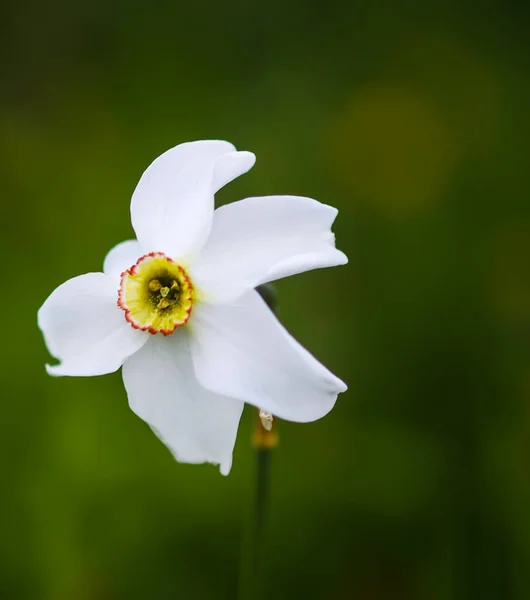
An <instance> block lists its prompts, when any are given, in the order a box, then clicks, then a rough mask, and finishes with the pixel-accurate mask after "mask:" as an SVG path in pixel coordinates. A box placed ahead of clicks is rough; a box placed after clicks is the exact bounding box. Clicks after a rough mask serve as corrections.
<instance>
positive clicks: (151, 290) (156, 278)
mask: <svg viewBox="0 0 530 600" xmlns="http://www.w3.org/2000/svg"><path fill="white" fill-rule="evenodd" d="M192 304H193V286H192V284H191V281H190V279H189V277H188V275H187V273H186V271H185V270H184V269H183V268H182V267H181V266H180V265H177V264H176V263H175V262H173V261H172V260H171V259H170V258H168V257H167V256H166V255H165V254H162V252H151V253H150V254H146V255H145V256H142V257H141V258H140V259H138V262H137V263H136V264H135V265H133V266H132V267H131V268H130V269H127V271H125V272H124V273H122V276H121V285H120V290H119V292H118V306H119V307H120V308H121V309H123V310H124V311H125V318H126V319H127V321H129V323H130V324H131V325H132V326H133V327H134V328H135V329H141V330H142V331H149V333H153V334H155V333H162V334H164V335H169V334H170V333H173V332H174V331H175V329H177V327H180V326H181V325H184V324H185V323H186V322H187V320H188V319H189V318H190V313H191V307H192Z"/></svg>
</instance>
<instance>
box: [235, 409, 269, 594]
mask: <svg viewBox="0 0 530 600" xmlns="http://www.w3.org/2000/svg"><path fill="white" fill-rule="evenodd" d="M276 443H277V433H276V431H266V430H265V429H263V426H262V425H261V422H260V421H259V419H258V418H257V415H256V428H255V431H254V440H253V445H254V456H255V465H256V474H255V487H254V495H253V498H252V504H251V510H250V514H249V515H248V522H247V523H246V528H245V529H246V532H245V533H244V536H243V544H242V552H241V567H240V578H239V600H261V599H262V598H263V597H264V591H265V584H266V570H265V546H266V528H267V513H268V505H269V491H270V470H271V462H272V452H273V449H274V447H275V445H276Z"/></svg>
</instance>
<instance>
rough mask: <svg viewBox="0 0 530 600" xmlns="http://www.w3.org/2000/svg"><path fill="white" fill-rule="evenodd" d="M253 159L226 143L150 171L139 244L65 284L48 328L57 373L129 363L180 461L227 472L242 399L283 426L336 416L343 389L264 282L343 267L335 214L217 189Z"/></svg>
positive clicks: (148, 413) (131, 390) (126, 373)
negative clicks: (292, 329)
mask: <svg viewBox="0 0 530 600" xmlns="http://www.w3.org/2000/svg"><path fill="white" fill-rule="evenodd" d="M254 162H255V156H254V155H253V154H252V153H250V152H237V151H236V149H235V148H234V146H232V144H229V143H228V142H223V141H200V142H190V143H186V144H181V145H179V146H176V147H175V148H172V149H171V150H168V151H167V152H165V153H164V154H162V155H161V156H160V157H159V158H157V159H156V160H155V161H154V162H153V163H152V164H151V165H150V166H149V168H148V169H147V170H146V171H145V173H144V174H143V176H142V178H141V179H140V182H139V183H138V186H137V187H136V189H135V191H134V194H133V197H132V201H131V219H132V224H133V227H134V230H135V233H136V236H137V240H130V241H126V242H122V243H121V244H118V245H117V246H115V247H114V248H113V249H112V250H111V251H110V252H109V253H108V255H107V257H106V258H105V261H104V264H103V272H102V273H88V274H85V275H80V276H78V277H74V278H73V279H70V280H68V281H66V282H65V283H63V284H62V285H60V286H59V287H58V288H57V289H56V290H55V291H53V292H52V294H51V295H50V296H49V297H48V299H47V300H46V301H45V302H44V304H43V305H42V307H41V308H40V310H39V314H38V323H39V327H40V328H41V330H42V332H43V334H44V338H45V341H46V345H47V346H48V349H49V351H50V353H51V354H52V355H53V356H55V357H56V358H57V359H59V361H60V364H58V365H54V366H50V365H47V370H48V373H50V374H51V375H72V376H92V375H103V374H105V373H111V372H113V371H116V370H117V369H119V368H120V367H122V366H123V381H124V384H125V388H126V390H127V395H128V398H129V405H130V407H131V409H132V410H133V411H134V412H135V413H136V414H137V415H138V416H140V417H141V418H142V419H143V420H144V421H146V422H147V423H148V424H149V425H150V426H151V428H152V429H153V431H154V432H155V433H156V434H157V435H158V437H159V438H160V439H161V440H162V441H163V442H164V443H165V444H166V445H167V446H168V448H169V449H170V450H171V452H172V453H173V455H174V456H175V458H176V459H177V460H179V461H181V462H188V463H201V462H212V463H215V464H219V465H220V468H221V472H222V473H223V474H227V473H228V472H229V470H230V466H231V463H232V451H233V447H234V444H235V439H236V434H237V428H238V424H239V419H240V417H241V412H242V410H243V406H244V403H245V402H248V403H250V404H252V405H254V406H256V407H258V408H259V409H261V410H262V411H263V414H270V415H274V416H278V417H281V418H283V419H287V420H291V421H298V422H308V421H313V420H316V419H319V418H321V417H322V416H324V415H325V414H326V413H328V412H329V411H330V410H331V408H332V407H333V405H334V404H335V401H336V399H337V395H338V394H339V393H340V392H343V391H345V390H346V386H345V384H344V383H343V382H342V381H341V380H340V379H338V378H337V377H335V376H334V375H333V374H332V373H331V372H330V371H328V370H327V369H326V368H325V367H324V366H323V365H322V364H321V363H319V362H318V361H317V360H316V359H315V358H314V357H313V356H312V355H311V354H310V353H309V352H307V350H305V349H304V348H303V347H302V346H301V345H300V344H298V342H296V341H295V340H294V339H293V338H292V337H291V336H290V335H289V333H288V332H287V331H286V330H285V329H284V328H283V327H282V325H281V324H280V323H279V321H278V320H277V319H276V317H275V316H274V315H273V314H272V312H271V311H270V310H269V308H268V307H267V306H266V304H265V303H264V302H263V300H262V299H261V298H260V296H259V294H258V293H257V292H256V291H255V288H256V286H258V285H260V284H262V283H266V282H269V281H273V280H276V279H280V278H282V277H286V276H288V275H294V274H296V273H301V272H303V271H307V270H310V269H316V268H321V267H331V266H335V265H341V264H345V263H346V262H347V258H346V256H345V255H344V254H343V253H342V252H340V251H339V250H337V249H336V248H335V242H334V236H333V233H332V232H331V225H332V223H333V221H334V220H335V217H336V215H337V210H336V209H335V208H332V207H330V206H326V205H324V204H321V203H320V202H317V201H316V200H312V199H310V198H303V197H299V196H268V197H256V198H247V199H245V200H241V201H239V202H235V203H232V204H229V205H227V206H223V207H221V208H218V209H217V210H215V211H214V195H215V193H216V192H217V191H218V190H219V189H220V188H221V187H223V186H224V185H225V184H227V183H228V182H230V181H232V180H233V179H235V178H236V177H238V176H239V175H242V174H243V173H246V172H247V171H248V170H249V169H250V168H251V167H252V166H253V165H254Z"/></svg>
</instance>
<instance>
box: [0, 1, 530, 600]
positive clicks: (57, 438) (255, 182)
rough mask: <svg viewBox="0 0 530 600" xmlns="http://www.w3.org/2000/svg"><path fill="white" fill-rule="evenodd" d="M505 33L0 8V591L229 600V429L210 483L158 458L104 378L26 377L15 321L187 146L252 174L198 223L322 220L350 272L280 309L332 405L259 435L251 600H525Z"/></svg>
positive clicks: (448, 10) (26, 347)
mask: <svg viewBox="0 0 530 600" xmlns="http://www.w3.org/2000/svg"><path fill="white" fill-rule="evenodd" d="M529 12H530V11H529V8H528V5H527V4H526V3H523V2H522V1H518V0H509V1H506V2H494V1H493V0H491V1H486V0H484V1H482V2H480V1H477V2H466V1H464V2H461V1H459V2H457V1H456V0H454V1H453V2H450V1H441V0H432V1H430V2H425V1H424V2H413V1H410V0H400V1H396V2H392V1H390V0H372V1H371V2H368V1H366V0H353V1H351V2H347V1H346V0H343V1H337V0H328V1H327V2H324V1H320V2H309V1H305V2H304V1H302V0H290V1H286V0H267V2H255V3H251V2H241V1H234V2H207V1H205V0H199V1H197V2H186V3H184V2H182V3H181V2H175V1H173V2H170V1H155V2H153V3H147V2H139V1H136V0H132V1H131V0H129V1H128V2H123V1H119V0H118V2H103V1H101V0H92V1H91V2H87V1H82V0H81V1H79V2H66V1H65V0H51V1H50V2H46V3H43V2H39V1H37V0H22V1H19V2H15V1H14V0H7V1H6V2H5V3H4V4H3V13H4V15H3V18H2V19H1V20H0V30H1V38H0V39H1V49H2V58H3V60H2V65H1V67H0V69H1V77H0V89H1V98H0V131H1V132H2V135H1V136H0V137H1V142H0V144H1V145H0V152H1V161H0V177H1V182H2V195H1V197H2V229H1V239H0V244H1V248H2V258H3V265H4V270H3V273H2V277H0V286H1V291H2V293H1V298H2V300H1V302H2V314H3V319H2V338H3V344H2V349H1V351H0V352H1V359H2V369H1V374H0V377H1V381H0V383H1V390H2V392H1V397H2V427H1V431H2V433H1V436H0V469H1V473H2V490H1V494H0V532H1V537H0V539H1V542H0V598H2V599H4V598H5V599H10V600H11V599H13V600H27V599H37V600H41V599H42V600H78V599H79V600H122V599H128V600H129V599H130V600H135V599H149V600H150V599H151V598H158V599H166V598H167V599H169V598H172V599H173V598H178V599H179V600H188V599H190V600H194V599H197V600H203V599H205V600H206V599H207V600H209V599H212V600H213V599H225V598H226V599H232V598H235V596H236V589H237V565H238V557H239V549H240V537H241V528H242V523H243V520H244V518H243V516H244V514H245V510H246V506H247V505H248V503H249V500H250V494H251V485H252V473H253V470H252V469H253V461H252V453H251V449H250V444H249V439H250V433H251V416H252V415H251V412H252V411H251V410H249V409H247V410H246V411H245V415H244V418H243V421H242V424H241V428H240V435H239V438H238V443H237V446H236V451H235V457H234V466H233V469H232V473H231V474H230V476H229V477H228V478H224V477H222V476H221V475H220V474H219V473H218V471H217V469H216V468H213V467H211V466H202V467H197V466H188V465H180V464H177V463H176V462H174V461H173V459H172V457H171V455H170V454H169V452H168V451H167V450H166V448H165V447H164V446H163V445H162V444H161V443H160V442H159V441H158V440H157V439H156V438H155V437H154V436H153V434H152V433H151V431H150V430H149V428H148V427H147V426H146V425H145V424H144V423H143V422H142V421H140V420H139V419H138V418H137V417H136V416H135V415H134V414H133V413H132V412H131V411H130V410H129V408H128V406H127V400H126V395H125V391H124V389H123V386H122V382H121V376H120V374H119V373H117V374H114V375H111V376H106V377H100V378H90V379H53V378H50V377H48V376H47V375H46V373H45V371H44V363H45V362H46V361H48V360H49V356H48V354H47V352H46V349H45V346H44V343H43V341H42V338H41V335H40V332H39V331H38V329H37V326H36V311H37V309H38V307H39V306H40V305H41V303H42V302H43V301H44V299H45V298H46V297H47V295H48V294H49V293H50V292H51V291H52V290H53V289H54V288H55V287H56V286H57V285H58V284H60V283H61V282H63V281H64V280H66V279H67V278H70V277H73V276H75V275H77V274H80V273H84V272H88V271H97V270H100V268H101V264H102V260H103V257H104V256H105V254H106V252H107V251H108V249H109V248H110V247H111V246H113V245H114V244H115V243H117V242H118V241H121V240H123V239H127V238H129V237H131V236H132V229H131V226H130V223H129V216H128V210H129V200H130V196H131V193H132V191H133V189H134V186H135V185H136V183H137V181H138V179H139V176H140V174H141V173H142V171H143V169H144V168H145V167H146V166H147V165H148V164H149V163H150V162H151V160H153V159H154V158H155V157H156V156H158V155H159V154H160V153H162V152H163V151H164V150H166V149H167V148H169V147H171V146H173V145H176V144H177V143H179V142H182V141H188V140H193V139H203V138H221V139H228V140H230V141H232V142H233V143H235V144H236V146H237V147H238V148H239V149H247V150H252V151H254V152H255V153H256V154H257V158H258V160H257V164H256V166H255V167H254V169H253V170H252V171H251V172H250V173H249V174H248V175H245V176H244V177H242V178H240V179H238V180H237V181H236V182H234V183H233V184H231V185H229V186H228V187H227V188H225V189H223V190H222V192H221V193H220V194H219V195H218V202H221V203H223V202H230V201H233V200H237V199H240V198H243V197H246V196H250V195H266V194H280V193H289V194H299V195H307V196H312V197H315V198H317V199H319V200H321V201H323V202H325V203H329V204H332V205H335V206H337V207H338V208H339V209H340V213H339V217H338V220H337V222H336V225H335V232H336V235H337V243H338V246H339V247H340V248H341V249H342V250H344V251H345V252H346V253H347V254H348V255H349V257H350V264H349V265H348V266H347V267H341V268H337V269H330V270H325V271H316V272H312V273H307V274H304V275H301V276H298V277H296V278H291V279H289V280H286V281H282V282H280V283H279V286H278V289H279V295H280V316H281V318H282V320H283V322H284V323H285V325H286V326H287V327H288V328H289V329H290V331H291V332H292V333H293V334H294V335H295V336H296V337H297V338H298V339H299V340H300V341H302V342H303V343H304V344H305V345H306V346H307V347H308V348H309V349H310V350H311V351H312V352H314V353H315V354H316V355H317V356H318V357H319V358H320V359H321V360H323V362H324V363H325V364H327V365H328V366H329V367H330V368H331V369H332V370H333V371H334V372H336V373H337V374H338V375H339V376H341V377H342V378H343V379H345V380H346V381H347V382H348V384H349V391H348V392H347V393H346V394H344V395H342V396H341V397H340V399H339V402H338V403H337V406H336V408H335V410H334V411H333V412H332V413H331V414H330V415H329V416H327V417H326V418H325V419H323V420H321V421H319V422H316V423H312V424H308V425H298V424H291V423H282V424H281V444H280V447H279V448H278V450H277V451H276V455H275V457H274V466H273V476H272V500H271V515H270V516H271V518H270V527H269V532H268V578H267V581H266V586H267V590H268V595H267V596H268V597H269V598H274V599H275V600H276V599H277V600H284V599H291V598H304V599H306V600H313V599H315V600H317V599H318V600H321V599H331V600H334V599H338V600H347V599H352V600H383V599H384V600H409V599H411V600H416V599H418V600H453V599H454V600H461V599H462V600H474V599H480V600H483V599H488V600H489V599H503V600H504V599H511V598H514V599H521V600H523V599H527V598H530V574H529V573H530V361H529V359H530V337H529V334H530V277H529V275H530V269H529V257H530V202H529V191H530V170H529V161H528V159H529V150H528V145H529V141H528V140H529V139H530V126H529V123H530V120H529V118H528V110H529V106H530V104H529V102H530V78H529V63H530V60H529V59H530V55H529V46H530V42H529V38H528V32H529V26H530V16H529ZM293 226H294V224H293ZM316 286H325V288H326V289H328V292H329V293H328V294H327V310H326V311H322V309H321V306H320V305H319V304H318V299H315V294H314V289H315V287H316Z"/></svg>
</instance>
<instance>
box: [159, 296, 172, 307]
mask: <svg viewBox="0 0 530 600" xmlns="http://www.w3.org/2000/svg"><path fill="white" fill-rule="evenodd" d="M171 304H173V302H172V301H171V300H170V299H169V298H161V299H160V302H159V303H158V304H157V308H167V307H168V306H170V305H171Z"/></svg>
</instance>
